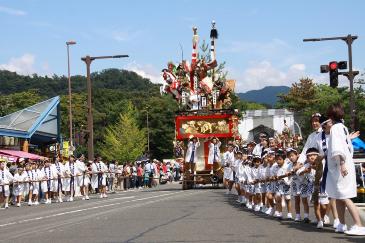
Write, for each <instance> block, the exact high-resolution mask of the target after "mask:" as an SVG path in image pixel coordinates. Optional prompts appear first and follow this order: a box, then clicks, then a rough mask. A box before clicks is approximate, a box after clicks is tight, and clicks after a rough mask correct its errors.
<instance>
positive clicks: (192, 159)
mask: <svg viewBox="0 0 365 243" xmlns="http://www.w3.org/2000/svg"><path fill="white" fill-rule="evenodd" d="M189 138H190V141H189V143H188V148H187V150H186V156H185V163H187V164H188V166H189V172H190V173H191V172H192V171H193V172H194V174H196V171H195V163H196V162H197V161H198V153H197V149H198V148H199V146H200V142H199V138H197V137H194V136H193V135H190V136H189ZM191 168H193V169H191Z"/></svg>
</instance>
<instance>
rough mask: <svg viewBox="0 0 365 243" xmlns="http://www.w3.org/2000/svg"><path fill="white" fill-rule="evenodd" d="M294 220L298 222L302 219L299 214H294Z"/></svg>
mask: <svg viewBox="0 0 365 243" xmlns="http://www.w3.org/2000/svg"><path fill="white" fill-rule="evenodd" d="M294 221H295V222H300V221H302V218H301V217H300V215H297V216H295V219H294Z"/></svg>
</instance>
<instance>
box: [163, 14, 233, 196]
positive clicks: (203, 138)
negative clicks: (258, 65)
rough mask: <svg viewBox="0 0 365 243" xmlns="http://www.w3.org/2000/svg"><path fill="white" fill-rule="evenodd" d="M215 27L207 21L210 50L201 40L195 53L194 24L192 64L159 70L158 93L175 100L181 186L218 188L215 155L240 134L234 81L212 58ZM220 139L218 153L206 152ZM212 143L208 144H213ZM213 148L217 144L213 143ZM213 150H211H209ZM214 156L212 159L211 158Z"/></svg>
mask: <svg viewBox="0 0 365 243" xmlns="http://www.w3.org/2000/svg"><path fill="white" fill-rule="evenodd" d="M217 38H218V31H217V29H216V26H215V22H214V21H213V22H212V28H211V31H210V52H209V50H208V45H206V44H205V41H204V42H203V44H202V46H201V47H200V50H201V51H202V53H199V36H198V28H197V27H194V28H193V41H192V44H193V45H192V46H193V48H192V49H193V51H192V56H191V63H189V61H187V60H183V59H182V60H181V62H180V63H173V62H169V63H168V64H167V68H165V69H163V70H162V77H163V80H164V84H163V86H162V87H161V93H162V94H170V95H172V97H173V98H174V99H175V100H176V102H177V103H178V105H179V111H178V112H177V114H176V117H175V128H176V129H175V130H176V131H175V134H176V136H175V141H174V149H175V151H174V153H175V159H176V160H177V161H179V162H181V163H184V166H183V176H182V185H183V189H191V188H195V187H196V186H197V185H201V184H204V185H205V184H212V185H213V186H214V187H219V184H220V183H222V181H223V168H222V165H221V163H220V157H221V155H222V153H223V152H224V151H225V150H226V147H227V145H228V143H230V142H233V140H234V139H239V133H238V111H237V110H234V109H233V108H232V101H231V95H233V94H234V88H235V80H229V79H226V75H227V73H225V72H224V71H223V68H224V64H218V62H217V60H216V49H215V43H216V40H217ZM212 141H214V144H219V146H218V147H219V149H218V156H215V155H214V159H212V158H213V157H212V155H210V148H213V147H214V146H212V145H211V144H212V143H213V142H212ZM214 144H213V145H214ZM216 148H217V147H216ZM211 153H212V152H211ZM212 160H213V162H212Z"/></svg>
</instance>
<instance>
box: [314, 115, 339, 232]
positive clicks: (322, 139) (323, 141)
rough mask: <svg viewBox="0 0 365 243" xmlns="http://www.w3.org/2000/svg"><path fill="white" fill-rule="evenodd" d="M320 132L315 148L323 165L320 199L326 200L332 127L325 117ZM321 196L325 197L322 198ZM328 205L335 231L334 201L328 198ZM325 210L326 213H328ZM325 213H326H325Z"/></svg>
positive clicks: (327, 220)
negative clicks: (328, 154) (329, 142)
mask: <svg viewBox="0 0 365 243" xmlns="http://www.w3.org/2000/svg"><path fill="white" fill-rule="evenodd" d="M320 122H321V126H322V131H321V132H320V133H318V134H317V141H316V146H314V147H315V148H317V149H318V151H319V155H320V156H321V157H323V160H322V163H323V175H324V176H323V175H322V178H321V182H320V195H321V197H320V198H327V197H328V194H327V192H326V180H327V174H328V159H327V152H328V149H327V148H328V140H329V137H330V131H331V127H332V125H333V124H332V120H331V119H327V118H326V117H324V116H322V117H321V118H320ZM323 195H324V196H325V197H323ZM329 204H330V207H328V210H331V212H332V216H333V219H334V220H333V228H335V229H337V226H338V224H339V223H340V220H339V219H338V213H337V208H336V199H332V198H329ZM328 210H327V211H328ZM326 213H327V212H326ZM324 220H325V223H326V224H327V223H329V217H328V216H327V215H325V216H324Z"/></svg>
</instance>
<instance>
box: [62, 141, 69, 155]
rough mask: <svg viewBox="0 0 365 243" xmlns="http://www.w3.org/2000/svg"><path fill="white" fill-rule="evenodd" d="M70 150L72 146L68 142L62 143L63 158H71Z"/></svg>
mask: <svg viewBox="0 0 365 243" xmlns="http://www.w3.org/2000/svg"><path fill="white" fill-rule="evenodd" d="M69 149H70V144H69V142H68V141H64V142H63V143H62V156H63V157H67V158H68V157H69V156H70V153H69Z"/></svg>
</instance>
